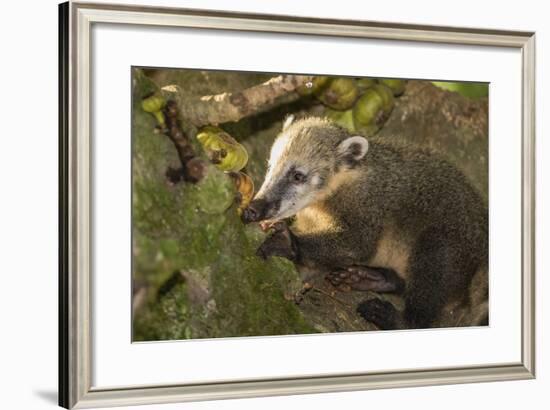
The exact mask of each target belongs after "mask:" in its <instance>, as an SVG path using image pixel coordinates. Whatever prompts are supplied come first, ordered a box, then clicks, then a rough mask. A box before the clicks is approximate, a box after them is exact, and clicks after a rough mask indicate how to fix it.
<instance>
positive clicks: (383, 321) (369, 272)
mask: <svg viewBox="0 0 550 410" xmlns="http://www.w3.org/2000/svg"><path fill="white" fill-rule="evenodd" d="M290 217H294V220H293V222H292V225H291V226H290V227H289V229H279V230H278V231H276V232H275V234H273V235H272V237H270V238H268V239H267V240H266V242H265V243H264V244H263V245H262V247H260V249H259V252H260V253H264V256H271V255H276V256H283V257H287V258H288V259H291V260H292V261H294V262H295V264H296V265H297V267H298V269H299V271H300V272H301V273H302V275H303V276H304V275H306V276H307V275H311V274H321V275H326V278H327V279H328V280H329V281H331V282H332V283H333V284H334V285H335V286H338V285H339V284H341V283H346V284H348V285H349V286H350V287H351V288H352V289H354V290H361V291H367V290H369V291H373V292H379V293H383V292H396V293H402V295H403V298H404V301H405V309H404V311H403V312H398V311H397V310H396V309H395V308H394V307H393V305H391V304H390V303H389V302H385V301H383V300H382V299H379V298H375V299H370V300H368V301H365V302H364V303H362V304H360V305H359V306H358V307H357V312H358V313H359V314H360V315H361V316H362V317H363V318H364V319H365V320H367V321H370V322H372V323H374V324H375V325H377V326H378V327H379V328H381V329H398V328H426V327H431V326H432V325H433V323H434V322H435V321H436V320H437V319H438V317H439V315H440V314H441V312H442V311H443V309H445V308H446V306H448V305H449V304H453V303H454V305H455V306H456V305H457V304H463V305H464V304H468V303H470V301H469V300H468V298H469V293H468V288H469V287H470V284H471V282H472V277H473V276H474V274H476V272H478V271H479V270H483V269H484V270H485V272H486V270H487V265H488V212H487V208H486V206H485V204H484V201H483V200H482V198H481V197H480V195H479V194H478V192H477V191H476V190H475V189H474V188H473V187H472V186H471V184H470V183H469V182H468V180H467V179H466V177H465V175H464V174H463V173H462V172H461V171H459V170H458V169H457V168H456V167H455V166H453V165H451V164H450V163H449V162H447V161H446V160H444V159H443V158H441V157H440V156H438V155H437V154H435V153H433V152H431V151H429V150H426V149H421V148H416V147H411V146H407V145H400V144H397V143H388V142H383V141H380V140H377V139H376V138H369V139H368V140H367V139H366V138H365V137H363V136H360V135H351V134H349V133H348V132H347V131H346V130H345V129H343V128H341V127H340V126H338V125H336V124H334V123H332V122H330V121H329V120H326V119H323V118H316V117H310V118H305V119H301V120H297V121H293V120H292V117H289V118H288V119H287V120H286V121H285V124H284V126H283V130H282V132H281V133H280V135H279V136H278V137H277V138H276V140H275V142H274V144H273V146H272V149H271V154H270V158H269V164H268V170H267V173H266V176H265V180H264V182H263V184H262V186H261V188H260V190H259V191H258V193H257V194H256V196H255V197H254V199H253V201H252V202H251V203H250V204H249V206H248V207H247V208H246V209H245V210H244V212H243V215H242V219H243V221H244V222H245V223H249V222H262V221H264V222H265V221H269V222H270V223H275V222H276V221H280V220H283V219H285V218H290Z"/></svg>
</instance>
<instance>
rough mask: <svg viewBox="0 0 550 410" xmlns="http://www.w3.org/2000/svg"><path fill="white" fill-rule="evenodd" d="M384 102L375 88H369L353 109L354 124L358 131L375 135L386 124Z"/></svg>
mask: <svg viewBox="0 0 550 410" xmlns="http://www.w3.org/2000/svg"><path fill="white" fill-rule="evenodd" d="M384 117H385V112H384V100H383V97H382V96H381V95H380V93H378V92H377V91H376V90H374V89H373V88H369V89H367V90H366V91H365V93H364V94H363V95H362V96H361V97H360V98H359V99H358V100H357V103H355V106H354V107H353V122H354V124H355V127H356V129H357V131H361V132H363V133H365V134H367V135H372V134H375V133H376V132H377V131H378V130H379V129H380V126H381V125H382V124H383V123H384V121H383V119H384Z"/></svg>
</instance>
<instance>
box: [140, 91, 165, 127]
mask: <svg viewBox="0 0 550 410" xmlns="http://www.w3.org/2000/svg"><path fill="white" fill-rule="evenodd" d="M165 106H166V100H165V99H164V97H163V96H162V95H159V94H153V95H151V96H149V97H147V98H144V99H143V100H142V101H141V108H142V109H143V111H145V112H148V113H150V114H153V115H154V116H155V118H156V119H157V122H158V123H159V125H164V114H163V113H162V109H163V108H164V107H165Z"/></svg>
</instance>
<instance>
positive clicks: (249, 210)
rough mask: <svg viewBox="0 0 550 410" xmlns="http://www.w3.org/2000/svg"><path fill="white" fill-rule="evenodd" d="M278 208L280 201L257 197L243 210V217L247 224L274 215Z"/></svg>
mask: <svg viewBox="0 0 550 410" xmlns="http://www.w3.org/2000/svg"><path fill="white" fill-rule="evenodd" d="M278 208H279V203H275V202H268V201H267V200H265V199H264V198H256V199H254V200H253V201H252V202H250V204H249V205H248V207H246V208H245V209H244V210H243V213H242V215H241V219H242V221H243V222H244V223H245V224H247V223H250V222H261V221H263V220H264V219H268V218H269V217H270V216H271V215H273V214H274V213H275V212H276V211H277V209H278Z"/></svg>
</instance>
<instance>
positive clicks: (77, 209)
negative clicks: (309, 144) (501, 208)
mask: <svg viewBox="0 0 550 410" xmlns="http://www.w3.org/2000/svg"><path fill="white" fill-rule="evenodd" d="M59 16H60V20H59V22H60V25H59V28H60V43H59V44H60V77H59V78H60V94H59V97H60V115H59V119H60V145H59V147H60V155H59V156H60V171H59V177H60V179H59V182H60V190H59V191H60V215H59V216H60V255H59V256H60V275H59V281H60V292H59V293H60V300H59V303H60V305H59V312H60V317H59V319H60V322H59V330H60V333H59V336H60V345H59V354H60V358H59V366H60V372H59V373H60V378H59V390H60V394H59V404H60V405H61V406H63V407H66V408H89V407H103V406H119V405H136V404H150V403H168V402H183V401H198V400H213V399H228V398H243V397H257V396H275V395H289V394H302V393H320V392H335V391H352V390H362V389H379V388H391V387H411V386H423V385H437V384H450V383H470V382H487V381H497V380H519V379H531V378H534V377H535V290H534V286H535V254H534V253H535V34H534V33H531V32H517V31H513V32H512V31H494V30H480V29H465V28H457V27H437V26H418V25H407V24H395V23H391V24H390V23H381V22H369V21H344V20H328V19H312V18H298V17H290V16H274V15H260V14H242V13H230V12H220V11H205V10H191V9H175V8H160V7H143V6H122V5H105V4H91V3H77V2H69V3H64V4H61V5H60V9H59ZM96 23H114V24H134V25H148V26H151V25H153V26H173V27H195V28H208V29H220V30H240V31H252V32H271V33H302V34H311V35H323V36H338V37H356V38H371V39H372V38H374V39H386V40H401V41H403V40H405V41H415V42H432V43H443V44H469V45H482V46H498V47H511V48H516V49H519V50H521V53H522V59H523V70H522V84H523V87H522V99H523V101H522V127H523V129H522V195H523V198H522V223H523V227H522V357H521V361H520V362H518V363H508V364H499V365H494V364H487V365H486V366H477V367H454V368H438V369H432V370H414V369H412V370H411V369H407V370H402V371H392V372H384V373H365V374H347V375H334V376H318V377H297V378H294V377H293V378H281V379H271V380H268V379H266V380H258V379H255V380H243V381H237V382H234V381H233V382H222V381H220V382H216V383H207V384H187V385H170V386H139V387H132V386H129V387H123V388H116V389H97V388H93V387H92V386H91V360H92V350H91V327H90V325H91V317H90V315H91V307H90V289H91V288H90V279H91V277H90V275H91V270H90V263H91V259H90V243H91V240H90V232H91V229H90V228H91V226H90V212H91V209H90V175H91V172H90V166H91V162H90V49H91V44H90V41H91V38H90V30H91V27H92V25H93V24H96Z"/></svg>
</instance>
